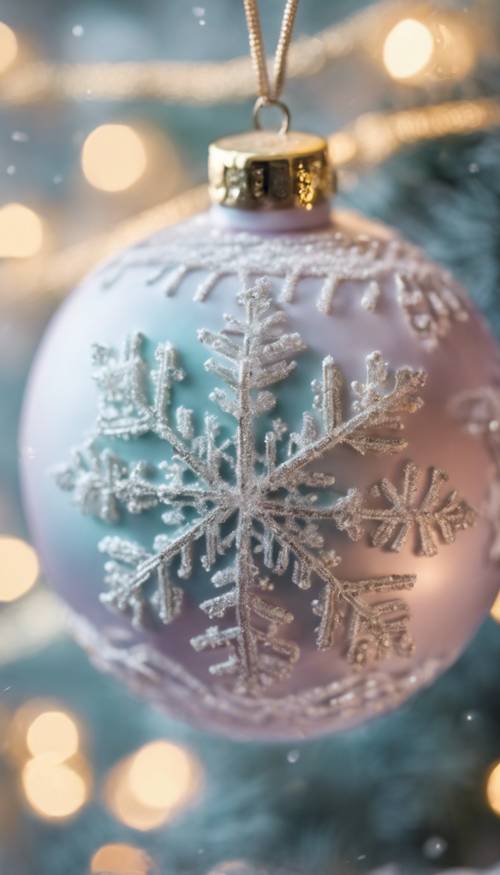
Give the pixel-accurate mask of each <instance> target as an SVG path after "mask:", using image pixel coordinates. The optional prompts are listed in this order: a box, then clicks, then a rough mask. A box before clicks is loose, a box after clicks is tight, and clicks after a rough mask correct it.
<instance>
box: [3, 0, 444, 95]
mask: <svg viewBox="0 0 500 875" xmlns="http://www.w3.org/2000/svg"><path fill="white" fill-rule="evenodd" d="M415 7H416V8H417V10H418V13H419V14H421V15H426V14H427V15H429V14H430V9H431V7H430V5H429V4H428V3H427V2H419V3H418V4H415V3H413V5H412V6H411V9H412V10H414V9H415ZM408 8H409V5H408V2H407V0H386V2H385V3H383V4H377V5H375V6H370V7H368V9H365V10H362V11H361V12H358V13H356V14H354V15H352V16H351V17H349V18H348V19H346V20H345V21H343V22H341V23H340V24H338V25H334V26H332V27H329V28H326V29H325V30H323V31H320V32H318V33H316V34H314V35H313V36H309V37H302V38H299V39H297V40H295V41H294V43H293V45H292V46H291V49H290V54H289V59H288V74H287V78H288V80H290V79H303V78H305V77H308V76H312V75H315V74H317V73H319V72H321V70H323V69H324V68H325V67H326V66H327V65H328V64H330V63H331V62H332V61H334V60H336V59H338V58H341V57H343V56H346V55H348V54H350V53H351V52H352V51H353V50H354V49H355V48H357V47H359V46H362V45H365V44H366V43H369V42H370V41H371V40H372V39H373V33H374V32H378V31H379V29H380V24H381V20H383V19H385V18H387V19H389V18H390V17H391V16H397V15H398V14H401V13H402V12H403V11H405V12H407V11H408ZM254 93H255V84H254V78H253V73H252V64H251V60H250V58H249V57H248V56H247V55H245V56H242V57H238V58H233V59H232V60H229V61H225V62H222V63H201V62H196V63H189V62H186V63H184V62H177V61H154V62H144V63H130V62H127V63H112V64H111V63H100V64H61V65H57V64H49V63H47V62H43V61H40V62H35V63H31V64H26V65H25V66H23V67H19V68H14V70H13V71H12V72H11V73H9V74H7V75H6V76H5V77H3V78H2V80H1V82H0V102H2V103H4V104H8V105H23V104H29V103H35V102H39V101H42V100H88V99H91V100H113V101H118V100H138V99H141V100H148V99H149V100H151V99H154V100H162V101H172V102H178V101H182V102H183V103H198V104H203V103H206V104H211V103H216V102H220V101H236V100H242V99H243V98H247V97H253V96H254Z"/></svg>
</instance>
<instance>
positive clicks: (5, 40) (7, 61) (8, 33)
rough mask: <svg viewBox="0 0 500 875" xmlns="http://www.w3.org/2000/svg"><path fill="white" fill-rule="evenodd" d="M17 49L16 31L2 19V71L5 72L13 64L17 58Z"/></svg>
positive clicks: (0, 41) (0, 53)
mask: <svg viewBox="0 0 500 875" xmlns="http://www.w3.org/2000/svg"><path fill="white" fill-rule="evenodd" d="M17 50H18V46H17V38H16V35H15V33H14V31H13V30H12V28H10V27H9V26H8V24H5V22H4V21H0V73H4V72H5V70H8V69H9V67H11V66H12V64H13V63H14V61H15V60H16V58H17Z"/></svg>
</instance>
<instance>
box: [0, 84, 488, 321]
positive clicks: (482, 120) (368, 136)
mask: <svg viewBox="0 0 500 875" xmlns="http://www.w3.org/2000/svg"><path fill="white" fill-rule="evenodd" d="M499 125H500V102H499V101H498V100H496V99H494V98H480V99H478V100H455V101H449V102H446V103H440V104H433V105H430V106H423V107H417V108H415V109H409V110H402V111H398V112H394V113H369V114H366V115H362V116H359V117H358V119H356V120H355V121H354V122H353V123H352V124H350V125H349V126H348V127H346V128H344V129H343V130H341V131H337V132H336V133H335V134H332V135H331V136H330V138H329V147H330V155H331V158H332V161H333V163H334V164H335V165H336V166H337V167H339V168H343V167H355V168H362V167H363V166H370V165H373V164H377V163H379V162H381V161H384V160H386V159H387V158H388V157H389V156H390V155H392V154H394V153H395V152H397V151H398V150H399V149H401V148H402V147H404V146H407V145H412V144H415V143H419V142H422V141H425V140H431V139H435V138H438V137H445V136H449V135H457V134H468V133H472V132H474V131H481V130H488V129H490V128H494V127H497V126H499ZM208 204H209V198H208V189H207V187H206V186H205V185H199V186H196V187H195V188H192V189H189V190H188V191H185V192H183V193H182V194H179V195H176V196H175V197H173V198H171V200H169V201H167V202H166V203H163V204H160V205H159V206H156V207H152V208H151V209H148V210H145V211H144V212H142V213H140V214H139V215H137V216H134V217H133V218H131V219H127V220H126V221H125V222H121V223H119V224H118V225H117V226H116V227H115V228H114V229H113V230H112V231H111V232H110V233H109V234H104V235H100V236H96V237H94V238H90V239H86V240H84V241H83V242H82V243H78V244H76V245H74V246H71V247H69V248H68V249H66V250H62V251H60V252H57V253H54V254H53V255H50V256H48V257H46V258H44V259H43V264H40V263H38V262H18V263H16V264H14V263H10V264H9V266H8V267H6V268H4V269H3V271H2V296H3V300H4V301H5V300H7V299H8V297H9V296H12V299H13V300H15V303H16V305H17V306H18V307H19V306H20V305H21V304H22V303H24V302H28V301H29V300H30V299H33V300H38V299H39V298H40V297H42V296H45V295H46V296H51V297H59V296H61V295H62V294H63V293H65V292H66V291H67V289H69V288H71V287H72V286H74V285H75V284H76V283H77V282H78V281H79V279H80V278H81V277H82V276H83V275H84V274H85V273H86V272H87V271H88V270H90V269H91V268H92V267H94V266H95V264H97V262H98V261H100V260H101V259H103V258H106V257H108V256H110V255H112V254H113V253H114V252H117V251H119V250H120V249H122V248H124V247H126V246H130V245H132V244H133V243H136V242H137V241H138V240H140V239H141V238H143V237H146V236H147V235H148V234H152V233H154V232H155V231H158V230H160V229H161V228H163V227H166V226H168V225H173V224H175V223H176V222H180V221H182V220H183V219H187V218H189V216H192V215H194V214H195V213H197V212H199V211H200V210H204V209H206V207H207V206H208Z"/></svg>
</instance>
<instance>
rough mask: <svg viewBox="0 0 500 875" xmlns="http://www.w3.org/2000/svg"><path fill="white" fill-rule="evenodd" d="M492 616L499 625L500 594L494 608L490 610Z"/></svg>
mask: <svg viewBox="0 0 500 875" xmlns="http://www.w3.org/2000/svg"><path fill="white" fill-rule="evenodd" d="M490 614H491V616H492V617H493V619H494V620H496V622H497V623H500V592H499V593H498V595H497V597H496V599H495V601H494V602H493V606H492V608H491V610H490Z"/></svg>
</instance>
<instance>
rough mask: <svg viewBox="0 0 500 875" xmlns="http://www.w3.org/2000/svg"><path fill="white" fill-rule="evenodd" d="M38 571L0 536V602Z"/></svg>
mask: <svg viewBox="0 0 500 875" xmlns="http://www.w3.org/2000/svg"><path fill="white" fill-rule="evenodd" d="M0 212H1V211H0ZM0 224H1V222H0ZM0 240H1V236H0ZM0 246H1V243H0ZM38 573H39V565H38V559H37V555H36V553H35V551H34V550H33V548H32V547H30V545H29V544H27V543H26V542H25V541H22V540H21V539H20V538H11V537H7V536H5V535H3V536H0V602H13V601H15V600H16V599H18V598H21V596H23V595H25V593H27V592H28V591H29V590H30V589H31V588H32V587H33V586H34V584H35V583H36V580H37V577H38Z"/></svg>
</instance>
